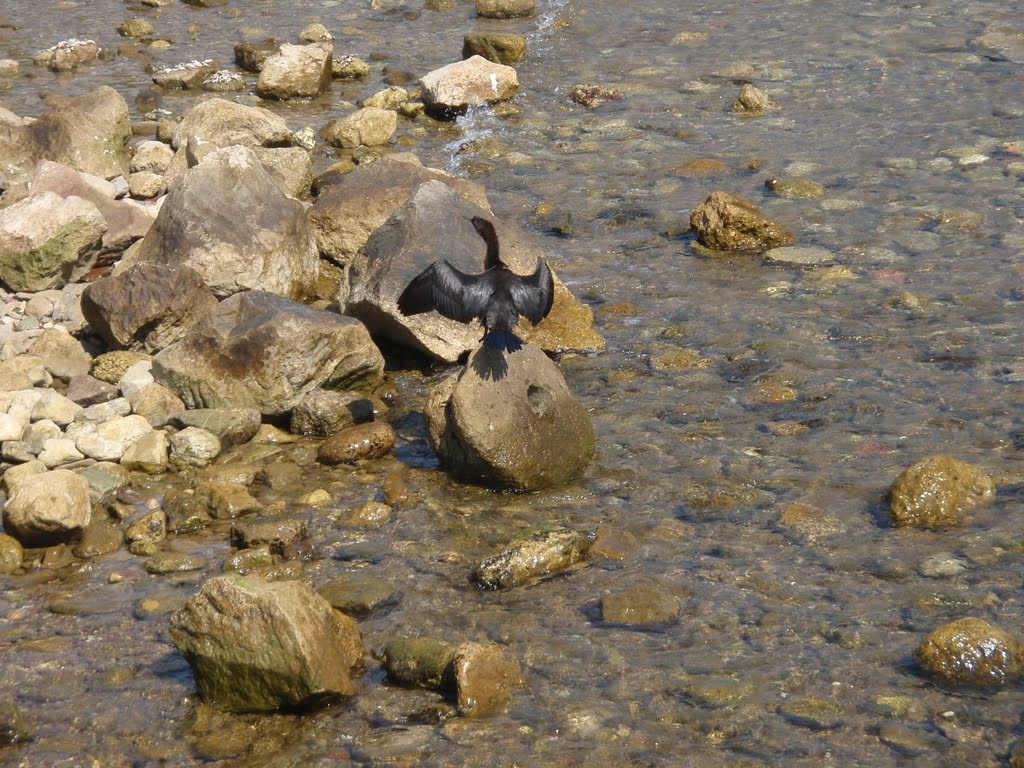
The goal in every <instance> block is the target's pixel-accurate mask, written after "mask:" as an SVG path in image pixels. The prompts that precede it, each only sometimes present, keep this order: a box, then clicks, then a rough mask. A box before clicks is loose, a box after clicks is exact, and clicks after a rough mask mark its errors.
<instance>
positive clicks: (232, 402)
mask: <svg viewBox="0 0 1024 768" xmlns="http://www.w3.org/2000/svg"><path fill="white" fill-rule="evenodd" d="M153 362H154V365H153V371H154V374H155V375H156V377H157V380H158V381H159V382H160V383H162V384H164V385H165V386H167V387H168V388H170V389H171V391H173V392H175V393H176V394H177V395H178V396H179V397H181V398H182V400H184V401H185V404H186V405H187V406H188V407H190V408H257V409H259V411H260V412H261V413H263V414H264V415H268V416H270V415H275V416H276V415H281V414H284V413H287V412H288V411H290V410H291V409H292V408H294V407H295V406H296V405H298V403H300V402H301V401H302V399H303V398H304V397H305V396H306V395H307V394H308V393H309V392H311V391H312V390H313V389H315V388H317V387H320V386H325V387H329V388H346V387H350V386H357V387H358V386H360V385H370V386H372V385H373V384H375V383H376V382H377V381H378V380H379V378H380V376H381V374H382V372H383V368H384V360H383V358H382V357H381V354H380V352H379V351H378V349H377V347H376V346H374V344H373V342H372V340H371V339H370V336H369V334H368V333H367V331H366V328H365V327H363V325H362V324H361V323H360V322H359V321H358V320H353V319H352V318H349V317H342V316H341V315H336V314H333V313H331V312H327V311H325V310H319V309H314V308H312V307H307V306H305V305H302V304H299V303H297V302H293V301H289V300H288V299H285V298H282V297H280V296H275V295H274V294H271V293H265V292H262V291H248V292H246V293H241V294H236V295H235V296H232V297H231V298H229V299H225V300H224V301H222V302H221V303H220V304H218V305H217V306H216V307H214V308H213V309H212V310H211V311H210V312H208V313H207V314H206V316H205V317H204V318H203V319H202V320H201V321H200V322H199V323H198V324H197V325H196V326H195V327H194V328H193V329H192V330H191V331H190V332H189V334H188V335H187V336H186V337H185V339H183V340H182V341H181V342H179V343H177V344H173V345H171V346H170V347H168V348H166V349H164V350H163V351H161V352H160V353H159V354H158V355H157V356H156V358H154V361H153Z"/></svg>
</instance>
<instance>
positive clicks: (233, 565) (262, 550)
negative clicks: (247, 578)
mask: <svg viewBox="0 0 1024 768" xmlns="http://www.w3.org/2000/svg"><path fill="white" fill-rule="evenodd" d="M273 564H274V556H273V555H272V554H271V553H270V547H267V546H262V547H255V548H254V549H243V550H241V551H239V552H235V553H234V554H233V555H229V556H228V557H226V558H225V559H224V566H223V571H224V573H228V572H230V571H234V572H235V573H241V574H243V575H244V574H247V573H252V572H253V571H254V570H256V569H257V568H267V567H269V566H272V565H273Z"/></svg>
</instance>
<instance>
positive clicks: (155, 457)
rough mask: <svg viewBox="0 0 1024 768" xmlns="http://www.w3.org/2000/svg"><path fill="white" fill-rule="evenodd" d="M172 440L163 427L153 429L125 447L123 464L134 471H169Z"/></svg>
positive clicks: (151, 472) (154, 473) (157, 472)
mask: <svg viewBox="0 0 1024 768" xmlns="http://www.w3.org/2000/svg"><path fill="white" fill-rule="evenodd" d="M169 451H170V440H169V438H168V436H167V433H166V432H164V431H163V430H162V429H159V430H153V431H152V432H149V433H147V434H145V435H143V436H142V437H140V438H139V439H138V440H136V441H135V442H134V443H132V444H131V445H130V446H128V448H126V449H125V451H124V453H123V454H122V455H121V466H123V467H124V468H125V469H129V470H131V471H133V472H148V473H149V474H153V475H156V474H160V473H161V472H166V471H167V466H168V455H169Z"/></svg>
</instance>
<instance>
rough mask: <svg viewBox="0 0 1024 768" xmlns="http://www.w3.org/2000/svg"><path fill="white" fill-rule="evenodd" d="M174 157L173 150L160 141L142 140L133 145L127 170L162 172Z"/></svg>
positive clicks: (165, 170)
mask: <svg viewBox="0 0 1024 768" xmlns="http://www.w3.org/2000/svg"><path fill="white" fill-rule="evenodd" d="M173 159H174V150H173V149H171V147H170V146H168V145H167V144H164V143H163V142H162V141H143V142H142V143H141V144H138V145H136V146H135V149H134V151H133V153H132V160H131V164H130V165H129V168H128V170H130V171H131V172H132V173H139V172H140V171H150V172H151V173H158V174H164V173H167V169H168V168H169V167H170V165H171V160H173Z"/></svg>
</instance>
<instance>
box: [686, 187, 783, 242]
mask: <svg viewBox="0 0 1024 768" xmlns="http://www.w3.org/2000/svg"><path fill="white" fill-rule="evenodd" d="M690 227H691V228H692V229H693V231H694V233H695V234H696V235H697V241H698V242H699V243H700V244H701V245H703V246H705V247H707V248H714V249H717V250H763V249H765V248H777V247H780V246H784V245H792V244H793V243H795V242H796V238H795V237H794V236H793V235H792V234H791V233H790V232H789V231H787V230H786V229H785V228H783V227H782V226H781V225H780V224H778V223H776V222H774V221H772V220H771V219H769V218H768V217H767V216H765V215H764V214H763V213H761V210H760V209H759V208H758V207H757V206H756V205H754V204H753V203H749V202H747V201H746V200H744V199H742V198H740V197H737V196H736V195H731V194H729V193H728V192H712V193H711V194H710V195H708V197H707V199H706V200H705V201H704V202H703V203H701V204H700V205H699V206H697V207H696V208H694V209H693V211H692V212H691V213H690Z"/></svg>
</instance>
